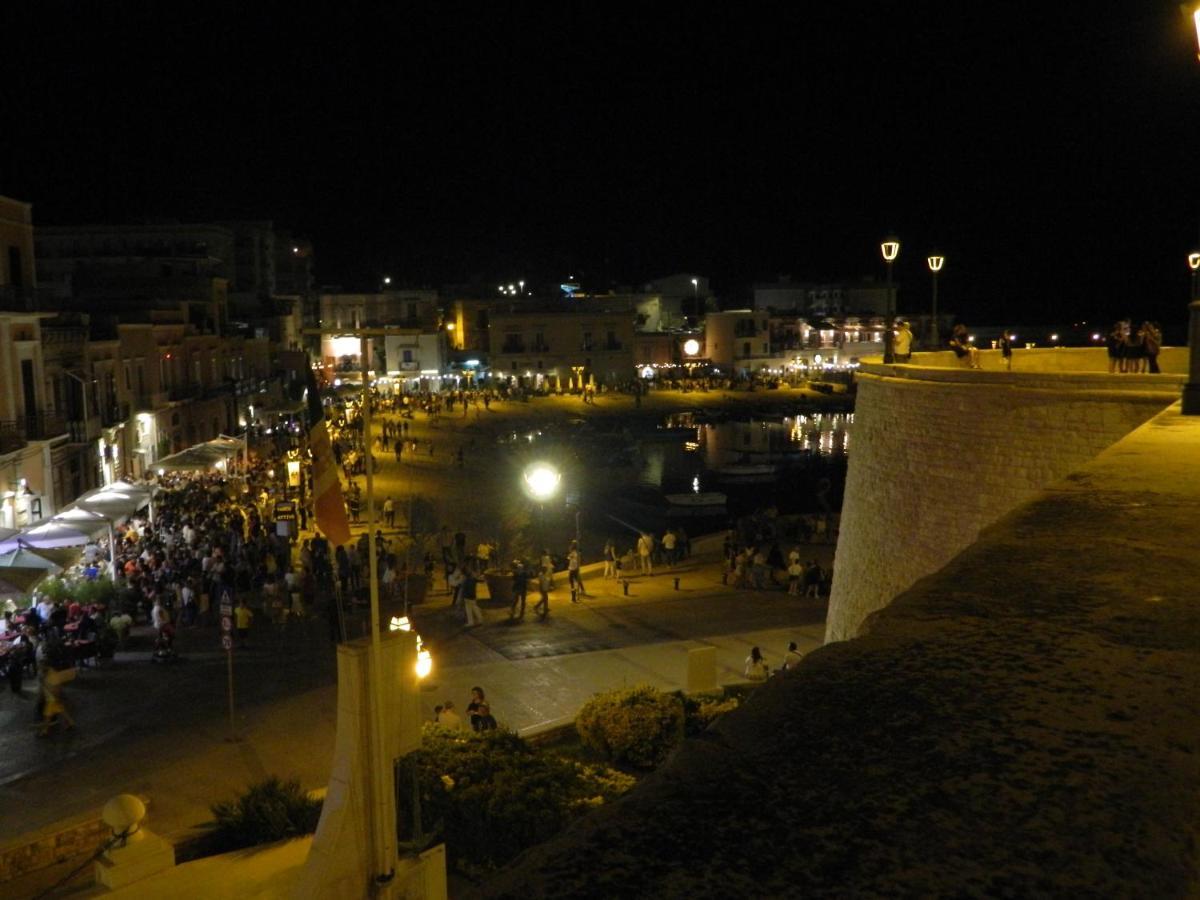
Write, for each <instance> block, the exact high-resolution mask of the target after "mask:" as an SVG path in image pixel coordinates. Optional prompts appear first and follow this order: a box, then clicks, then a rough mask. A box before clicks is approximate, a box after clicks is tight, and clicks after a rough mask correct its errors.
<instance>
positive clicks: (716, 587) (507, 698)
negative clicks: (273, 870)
mask: <svg viewBox="0 0 1200 900" xmlns="http://www.w3.org/2000/svg"><path fill="white" fill-rule="evenodd" d="M697 545H698V546H702V545H700V542H697ZM812 549H813V551H814V555H817V553H821V554H824V557H823V559H824V562H825V563H828V559H827V558H826V557H828V555H830V554H831V553H832V548H831V547H827V546H816V545H814V546H813V547H812ZM599 576H600V572H599V567H598V566H591V567H585V570H584V577H585V579H586V584H587V586H588V588H589V590H590V591H591V592H592V593H594V594H595V595H596V596H595V597H593V598H590V599H585V600H583V601H582V602H581V603H579V604H572V603H571V602H570V599H569V595H568V594H567V592H566V591H565V589H564V586H565V584H566V578H565V574H562V573H560V575H559V576H558V578H557V583H558V585H559V587H558V588H557V589H556V591H555V594H554V595H553V596H552V599H551V615H550V620H549V623H548V624H546V623H539V622H537V621H536V619H533V618H532V614H531V613H527V616H526V621H525V623H524V624H520V625H514V626H509V625H507V624H504V621H505V620H506V619H507V615H508V614H507V610H506V609H505V610H498V609H491V608H488V603H487V601H484V603H483V606H484V615H485V618H486V620H487V621H486V624H484V625H483V626H480V627H479V628H476V629H470V630H465V629H463V628H462V627H461V626H459V625H457V624H456V623H453V622H452V621H451V620H450V618H449V613H448V609H447V608H446V605H445V602H446V598H445V596H444V595H442V596H438V595H434V596H433V597H431V598H430V599H429V601H428V602H427V603H426V604H424V607H423V608H422V609H421V611H419V612H418V613H417V614H416V615H415V619H416V621H417V624H418V627H419V628H420V629H424V631H423V634H425V635H426V637H427V640H428V641H429V643H430V646H431V648H432V650H433V653H434V660H435V667H434V671H433V674H432V675H431V676H430V678H429V679H428V682H427V683H426V684H425V685H424V686H423V689H422V709H423V714H424V715H425V716H426V718H430V719H431V718H432V714H433V707H434V706H435V705H436V704H438V703H441V702H443V701H444V700H445V699H447V698H449V699H453V700H454V701H455V704H456V705H457V706H458V707H459V709H460V710H461V709H463V708H464V707H465V706H466V703H467V699H468V697H469V692H470V688H471V687H472V686H473V685H476V684H478V685H482V686H483V687H484V688H485V689H486V691H487V694H488V698H489V700H490V701H491V703H492V708H493V710H494V712H495V714H496V715H497V717H498V718H499V720H500V721H501V723H503V724H504V725H507V726H508V727H511V728H514V729H516V730H518V731H522V732H525V733H528V732H530V731H533V730H537V729H539V728H543V727H547V726H551V725H554V724H558V723H562V722H566V721H569V720H570V719H571V718H572V717H573V716H574V715H575V713H576V712H577V711H578V709H579V707H580V706H581V705H582V703H583V702H584V701H586V700H587V699H588V698H589V697H590V696H591V695H592V694H593V693H595V692H596V691H600V690H605V689H609V688H614V687H619V686H622V685H632V684H636V683H642V682H646V683H650V684H653V685H655V686H658V687H661V688H669V689H673V688H682V687H684V686H685V681H686V671H687V651H688V650H689V649H691V648H693V647H699V646H715V647H716V648H717V665H718V680H719V681H720V682H734V681H740V680H742V666H743V663H744V660H745V658H746V656H747V654H748V653H749V650H750V647H751V646H754V645H756V644H757V645H759V646H760V647H762V648H763V650H764V652H765V653H766V655H767V658H768V661H769V662H771V663H772V664H774V665H778V664H779V662H780V660H781V657H782V654H783V651H784V649H785V648H786V646H787V642H788V641H790V640H795V641H796V642H797V643H798V644H799V645H800V648H801V651H802V652H808V651H810V650H812V649H815V648H816V647H818V646H820V643H821V640H822V636H823V633H824V632H823V629H824V613H825V604H824V601H817V600H813V599H802V598H792V597H788V595H787V594H786V593H784V592H783V591H781V590H779V591H771V592H745V591H740V590H734V589H733V588H731V587H728V586H726V585H723V584H722V583H721V579H720V560H719V551H718V550H713V549H711V548H710V549H709V550H707V551H706V552H704V553H703V554H698V556H697V557H694V558H693V559H692V560H691V561H688V562H687V563H685V564H684V565H682V566H681V567H680V578H681V582H680V588H681V590H680V591H675V589H674V586H673V584H674V583H673V577H674V576H673V575H671V574H668V573H666V572H665V570H664V574H661V575H660V574H656V575H654V576H653V577H650V578H635V579H632V580H631V586H630V594H629V596H628V597H625V596H624V595H623V593H622V591H621V589H620V587H619V586H618V585H617V584H616V583H614V582H611V581H610V582H608V583H607V584H606V583H604V582H603V581H602V579H601V578H600V577H599ZM531 619H532V621H531ZM427 625H428V627H427ZM739 625H740V627H739ZM324 652H326V653H327V652H328V646H327V645H326V649H325V651H324ZM329 655H330V656H332V654H329ZM211 672H212V676H211V677H212V679H214V686H215V684H216V683H219V684H220V685H221V686H223V684H224V681H223V679H224V672H223V668H222V667H221V666H219V665H217V664H216V663H213V664H212V667H211ZM263 677H266V676H263ZM314 677H315V676H314ZM210 693H214V692H212V691H210ZM216 693H219V692H216ZM214 696H215V693H214ZM221 696H222V698H223V694H222V695H221ZM334 703H335V687H334V685H333V684H332V683H324V684H319V685H317V686H313V687H307V688H304V687H303V686H302V687H301V689H298V690H297V691H296V692H294V693H292V694H290V695H287V696H284V697H283V698H282V699H271V700H269V701H268V700H264V701H263V702H260V703H257V704H246V705H243V706H241V707H239V736H240V738H241V739H240V740H239V741H238V742H236V743H234V742H230V741H229V740H228V734H229V726H228V720H227V718H226V717H225V716H224V715H223V711H224V710H223V707H222V705H221V704H220V703H217V702H216V701H215V700H211V701H210V702H209V704H208V709H209V714H208V715H205V716H201V715H198V714H197V715H195V716H192V717H190V718H188V719H187V720H186V723H185V724H181V725H178V726H173V725H171V724H170V723H166V724H164V727H162V728H160V729H158V730H144V731H139V732H137V733H136V734H135V735H131V736H130V739H129V741H128V744H127V745H121V746H120V749H117V747H115V746H114V747H109V748H108V749H107V752H104V753H91V754H80V755H74V756H66V757H64V758H62V759H61V760H60V761H58V762H56V763H55V765H53V766H52V767H51V768H48V769H43V770H42V771H39V772H35V773H32V774H30V775H28V776H27V777H24V778H20V779H18V780H15V781H12V782H10V783H8V784H5V785H3V786H2V787H0V833H2V834H4V835H5V836H6V838H9V840H6V841H5V844H10V843H13V842H15V839H16V838H17V837H18V836H19V835H22V834H25V833H29V832H32V831H35V830H38V829H44V828H47V827H49V826H52V825H53V824H54V823H57V822H60V821H61V820H64V819H68V818H70V817H73V816H79V815H83V814H87V813H94V812H98V810H99V808H100V806H102V805H103V803H104V801H105V800H107V799H108V798H109V797H110V796H111V795H113V794H115V793H120V792H132V793H139V794H143V795H146V796H148V797H149V798H150V801H151V807H150V809H151V813H150V825H151V827H153V828H154V829H155V830H156V831H157V832H158V833H160V834H163V835H165V836H167V837H169V838H179V837H181V836H183V835H185V834H187V833H188V832H189V831H191V830H192V829H193V828H195V827H196V826H197V825H199V824H201V823H202V822H204V821H207V820H208V818H209V813H208V807H209V804H211V803H212V802H213V801H215V800H217V799H221V798H224V797H229V796H231V795H233V794H235V793H236V792H238V791H239V790H241V789H242V788H244V787H245V786H246V785H247V784H248V783H250V782H251V781H253V780H255V779H258V778H261V777H263V776H265V775H269V774H277V775H280V776H284V777H297V778H299V780H300V782H301V784H302V785H304V786H305V787H307V788H317V787H321V786H323V785H324V783H325V780H326V779H327V778H328V775H329V765H330V762H331V759H332V753H333V738H334V734H333V726H334V709H335V705H334ZM181 715H183V712H182V711H181ZM28 740H30V741H33V740H35V738H33V737H32V736H30V737H29V738H28ZM46 746H47V749H48V752H55V750H56V745H55V744H54V743H53V741H51V742H50V743H48V744H47V745H46Z"/></svg>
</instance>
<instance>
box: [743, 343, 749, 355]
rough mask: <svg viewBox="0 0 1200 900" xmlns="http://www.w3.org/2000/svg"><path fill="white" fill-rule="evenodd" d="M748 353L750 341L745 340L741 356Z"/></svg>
mask: <svg viewBox="0 0 1200 900" xmlns="http://www.w3.org/2000/svg"><path fill="white" fill-rule="evenodd" d="M749 355H750V342H749V341H746V342H745V343H744V344H742V356H749Z"/></svg>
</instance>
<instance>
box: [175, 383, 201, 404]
mask: <svg viewBox="0 0 1200 900" xmlns="http://www.w3.org/2000/svg"><path fill="white" fill-rule="evenodd" d="M203 392H204V389H203V388H202V387H200V386H199V385H196V384H184V385H177V386H176V387H172V388H170V389H169V390H168V391H167V397H168V398H169V399H170V400H171V402H172V403H178V402H179V401H181V400H195V399H196V398H197V397H199V396H200V395H201V394H202V393H203Z"/></svg>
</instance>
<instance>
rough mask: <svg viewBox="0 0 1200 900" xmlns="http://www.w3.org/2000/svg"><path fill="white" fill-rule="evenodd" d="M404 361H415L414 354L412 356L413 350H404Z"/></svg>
mask: <svg viewBox="0 0 1200 900" xmlns="http://www.w3.org/2000/svg"><path fill="white" fill-rule="evenodd" d="M404 361H405V362H406V363H410V362H412V361H413V356H412V351H411V350H405V351H404Z"/></svg>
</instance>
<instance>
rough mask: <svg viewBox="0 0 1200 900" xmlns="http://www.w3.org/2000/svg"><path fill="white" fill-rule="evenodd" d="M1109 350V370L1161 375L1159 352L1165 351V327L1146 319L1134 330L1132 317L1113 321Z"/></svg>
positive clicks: (1108, 340)
mask: <svg viewBox="0 0 1200 900" xmlns="http://www.w3.org/2000/svg"><path fill="white" fill-rule="evenodd" d="M1105 347H1106V348H1107V350H1108V371H1109V372H1110V373H1114V372H1129V373H1135V374H1136V373H1142V372H1147V373H1149V374H1151V375H1157V374H1159V373H1160V372H1161V370H1160V369H1159V367H1158V354H1159V351H1161V350H1162V328H1160V327H1159V324H1158V323H1157V322H1151V321H1148V320H1147V321H1145V322H1142V324H1141V325H1140V326H1139V327H1138V328H1137V330H1134V327H1133V322H1132V321H1131V320H1130V319H1122V320H1121V321H1120V322H1116V323H1114V324H1113V327H1112V328H1111V329H1109V332H1108V336H1107V337H1106V339H1105Z"/></svg>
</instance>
